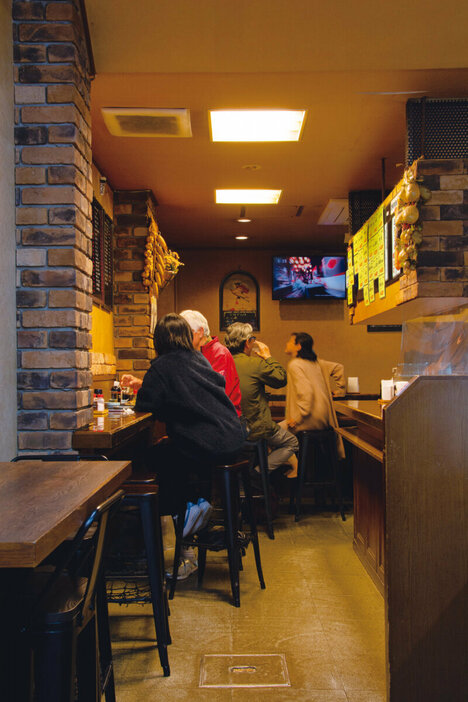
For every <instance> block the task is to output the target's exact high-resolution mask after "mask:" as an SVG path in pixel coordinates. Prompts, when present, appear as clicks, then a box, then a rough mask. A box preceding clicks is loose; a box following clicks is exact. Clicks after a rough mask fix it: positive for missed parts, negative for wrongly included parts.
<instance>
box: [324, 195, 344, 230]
mask: <svg viewBox="0 0 468 702" xmlns="http://www.w3.org/2000/svg"><path fill="white" fill-rule="evenodd" d="M347 221H348V200H347V198H342V199H341V198H340V199H334V200H329V201H328V204H327V206H326V207H325V209H324V210H323V212H322V214H321V215H320V217H319V221H318V224H346V223H347Z"/></svg>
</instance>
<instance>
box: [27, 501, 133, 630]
mask: <svg viewBox="0 0 468 702" xmlns="http://www.w3.org/2000/svg"><path fill="white" fill-rule="evenodd" d="M123 496H124V491H123V490H118V491H117V492H115V493H114V494H113V495H111V497H109V498H108V499H107V500H105V501H104V502H102V503H101V504H100V505H99V506H98V507H96V509H95V510H93V512H92V513H91V514H90V515H89V517H88V518H87V519H86V520H85V521H84V522H83V524H82V525H81V526H80V528H79V529H78V531H77V533H76V535H75V536H74V538H73V539H72V540H71V541H70V542H69V544H68V546H67V548H66V549H65V552H64V553H63V555H62V556H61V558H60V559H59V561H58V563H57V565H56V567H55V569H54V571H53V573H52V574H51V576H50V578H49V579H48V580H47V582H46V584H45V586H44V588H43V589H42V591H41V592H40V593H39V595H38V596H37V598H36V599H35V601H34V603H33V606H32V608H31V614H30V620H31V621H32V620H33V619H34V617H35V615H36V614H37V613H38V612H39V610H40V606H41V604H42V603H43V602H45V600H46V598H47V596H48V595H49V594H50V593H51V592H52V589H53V587H54V585H55V583H56V582H57V581H58V579H59V577H60V576H61V575H62V574H63V573H64V571H65V570H66V569H67V567H68V566H69V564H70V563H71V562H72V560H73V559H74V558H75V557H76V555H77V553H78V551H79V550H80V548H81V547H82V546H83V542H84V540H85V539H86V537H87V536H88V535H89V534H91V536H90V538H89V539H88V540H87V541H86V549H87V552H91V553H92V563H91V565H90V567H89V569H88V573H87V583H86V589H85V593H84V596H83V600H82V602H81V603H80V607H79V613H78V621H79V623H80V624H81V623H82V622H83V621H84V620H85V621H86V620H87V617H88V614H89V613H90V612H91V610H93V609H94V602H95V595H96V586H97V583H98V580H99V577H100V574H101V570H102V559H103V553H104V550H105V546H106V539H107V534H108V531H107V526H108V523H109V519H110V518H111V517H112V515H113V514H114V513H115V512H116V510H117V509H118V507H119V505H120V502H121V500H122V497H123ZM93 529H94V531H92V530H93Z"/></svg>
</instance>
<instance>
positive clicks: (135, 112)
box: [102, 107, 192, 137]
mask: <svg viewBox="0 0 468 702" xmlns="http://www.w3.org/2000/svg"><path fill="white" fill-rule="evenodd" d="M102 115H103V117H104V122H105V123H106V126H107V129H108V130H109V131H110V133H111V134H113V135H114V136H120V137H191V136H192V127H191V125H190V111H189V110H187V109H185V108H175V109H168V108H161V109H156V108H150V107H140V108H137V107H103V108H102Z"/></svg>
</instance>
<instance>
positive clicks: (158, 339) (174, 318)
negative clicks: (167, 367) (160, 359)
mask: <svg viewBox="0 0 468 702" xmlns="http://www.w3.org/2000/svg"><path fill="white" fill-rule="evenodd" d="M192 339H193V335H192V330H191V329H190V325H189V323H188V322H186V321H185V319H184V318H183V317H181V316H180V314H175V312H171V313H170V314H166V315H164V317H161V319H159V320H158V322H157V324H156V327H155V329H154V335H153V343H154V349H155V351H156V353H157V354H158V356H163V355H164V354H165V353H171V351H178V350H180V349H183V350H185V351H194V348H193V342H192Z"/></svg>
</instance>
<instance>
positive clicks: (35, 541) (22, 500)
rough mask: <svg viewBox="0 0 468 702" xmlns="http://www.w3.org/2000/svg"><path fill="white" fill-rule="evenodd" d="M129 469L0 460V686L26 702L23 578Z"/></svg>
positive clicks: (115, 464) (111, 464) (7, 695)
mask: <svg viewBox="0 0 468 702" xmlns="http://www.w3.org/2000/svg"><path fill="white" fill-rule="evenodd" d="M130 473H131V464H130V462H129V461H63V462H62V461H53V462H52V461H51V462H47V461H20V462H18V463H0V621H1V623H2V628H1V633H0V661H1V663H0V689H1V690H2V693H1V695H2V699H5V700H7V699H8V700H9V701H10V702H29V699H30V679H31V653H30V650H29V649H28V648H26V649H25V648H24V642H23V641H22V639H21V635H20V634H19V623H18V613H20V614H21V612H22V611H23V608H24V603H23V602H22V599H21V595H19V594H18V593H21V592H22V591H23V590H24V588H23V585H22V583H23V581H25V579H26V578H27V577H28V574H29V573H30V569H31V568H35V567H36V566H37V565H39V563H40V562H41V561H42V560H43V559H44V558H46V556H48V555H49V554H50V553H51V552H52V551H53V550H54V549H55V548H56V547H57V546H59V545H60V544H61V543H62V542H63V541H64V540H65V539H66V538H67V537H68V536H71V535H73V534H74V533H75V532H76V531H77V529H78V528H79V527H80V525H81V524H82V523H83V521H84V520H85V519H86V518H87V517H88V516H89V515H90V514H91V512H92V511H93V509H94V508H95V507H97V506H98V505H99V504H100V503H101V502H103V501H104V500H105V499H106V498H108V497H109V496H110V495H112V494H113V493H114V492H115V491H116V490H117V489H118V488H119V486H120V485H121V484H122V483H123V482H124V481H125V479H126V478H127V477H128V476H129V475H130Z"/></svg>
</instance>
